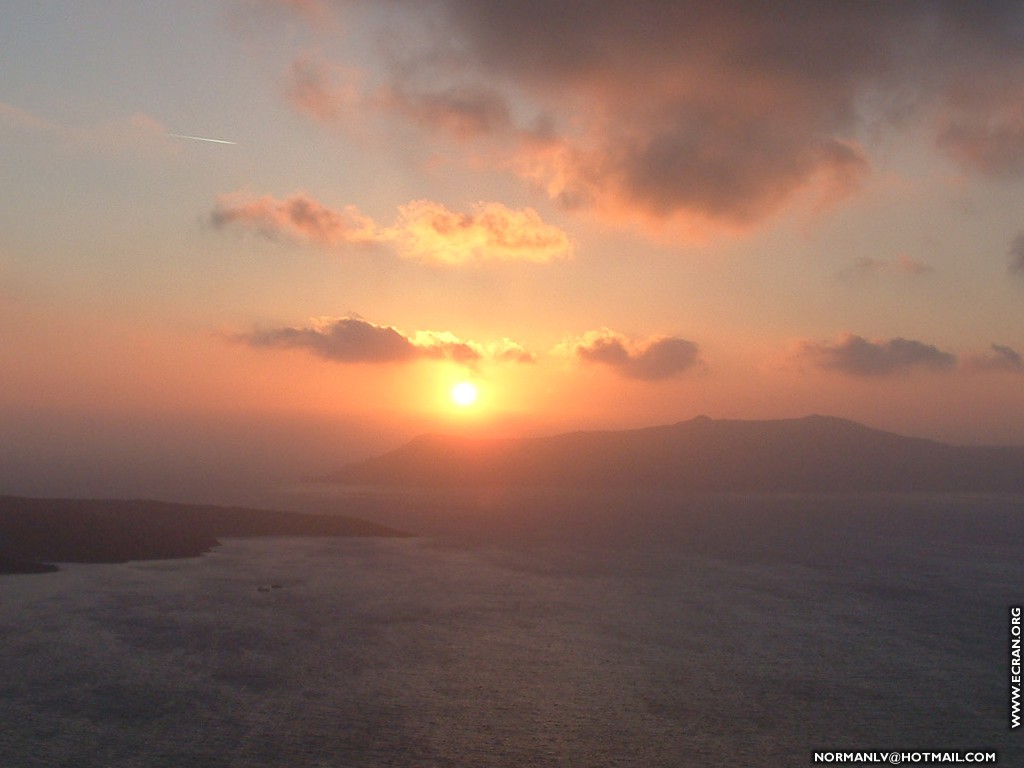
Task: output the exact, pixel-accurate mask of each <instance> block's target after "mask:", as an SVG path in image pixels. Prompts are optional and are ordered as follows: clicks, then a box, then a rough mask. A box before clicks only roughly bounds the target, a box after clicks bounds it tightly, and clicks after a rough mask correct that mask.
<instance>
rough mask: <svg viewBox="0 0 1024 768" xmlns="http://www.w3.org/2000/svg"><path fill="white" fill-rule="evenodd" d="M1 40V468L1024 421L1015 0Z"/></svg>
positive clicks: (154, 490)
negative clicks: (586, 435)
mask: <svg viewBox="0 0 1024 768" xmlns="http://www.w3.org/2000/svg"><path fill="white" fill-rule="evenodd" d="M0 72H2V73H3V74H2V76H0V190H2V191H0V194H2V198H3V199H2V203H3V204H2V205H0V322H2V328H3V331H2V333H0V433H3V434H5V438H4V439H3V440H2V441H0V492H8V493H32V494H40V495H41V494H46V493H64V494H67V493H80V494H83V495H89V494H151V495H162V496H165V497H167V496H174V495H179V496H181V495H184V496H188V495H189V494H192V495H202V493H203V490H202V489H204V488H212V487H214V486H217V485H218V484H219V486H220V487H228V486H235V487H237V486H238V485H239V484H245V483H251V482H260V481H274V482H277V481H285V480H287V479H288V478H290V477H302V476H308V475H315V474H316V473H318V472H326V471H330V470H331V469H334V468H337V467H338V466H340V465H342V464H344V463H346V462H348V461H352V460H356V459H360V458H364V457H366V456H369V455H372V454H375V453H380V452H383V451H385V450H389V449H391V448H393V447H396V446H398V445H400V444H401V443H403V442H405V441H406V440H409V439H411V438H412V437H414V436H416V435H418V434H421V433H423V432H447V433H450V432H459V433H468V434H479V435H488V436H503V437H504V436H513V437H514V436H525V435H546V434H555V433H558V432H564V431H571V430H589V429H624V428H633V427H643V426H650V425H655V424H664V423H672V422H677V421H682V420H686V419H690V418H693V417H695V416H697V415H701V414H704V415H708V416H711V417H712V418H739V419H763V418H790V417H798V416H803V415H807V414H811V413H820V414H828V415H834V416H841V417H845V418H850V419H854V420H857V421H860V422H863V423H865V424H868V425H870V426H873V427H877V428H880V429H886V430H891V431H896V432H900V433H902V434H910V435H915V436H921V437H929V438H934V439H939V440H943V441H946V442H952V443H961V444H1011V443H1017V444H1024V362H1022V357H1021V356H1022V354H1024V307H1022V300H1024V216H1022V212H1024V7H1022V6H1021V5H1020V4H1019V3H1016V2H987V3H984V4H970V5H967V4H963V3H958V2H949V3H946V2H901V3H891V2H861V3H819V2H781V3H772V4H762V3H742V2H716V3H698V2H659V1H657V0H647V1H646V2H645V1H639V2H634V3H621V2H610V1H609V0H604V1H599V0H581V1H580V2H573V3H561V2H550V1H549V0H546V1H544V2H535V1H534V0H520V1H518V2H515V3H512V2H495V1H493V0H492V1H490V2H484V1H483V0H417V1H416V2H411V1H408V0H378V1H377V2H358V1H357V0H204V1H203V2H199V1H198V0H175V2H173V3H172V2H169V1H167V2H165V1H163V0H147V2H138V0H133V1H132V2H128V1H127V0H102V2H101V1H100V0H73V1H72V0H52V1H51V2H46V3H38V2H28V0H8V1H7V2H6V3H5V6H4V23H3V25H0ZM214 140H215V141H214ZM461 382H470V383H472V384H473V385H474V386H475V387H476V389H477V398H476V400H475V402H473V403H472V404H471V405H460V404H458V403H456V402H454V401H453V400H452V398H451V396H450V392H451V390H452V388H453V387H454V386H456V385H458V384H459V383H461ZM188 489H193V490H188Z"/></svg>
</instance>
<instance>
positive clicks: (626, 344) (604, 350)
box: [564, 328, 700, 381]
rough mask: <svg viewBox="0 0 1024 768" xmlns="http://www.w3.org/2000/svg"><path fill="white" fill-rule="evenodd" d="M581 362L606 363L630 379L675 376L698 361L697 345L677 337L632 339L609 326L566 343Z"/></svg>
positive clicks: (648, 379)
mask: <svg viewBox="0 0 1024 768" xmlns="http://www.w3.org/2000/svg"><path fill="white" fill-rule="evenodd" d="M564 346H565V347H567V348H568V349H569V350H571V352H572V353H573V354H575V355H576V357H578V358H579V359H580V360H582V361H583V362H584V363H597V364H601V365H606V366H609V367H610V368H612V369H614V370H615V371H617V372H618V373H620V374H622V375H623V376H625V377H627V378H630V379H639V380H643V381H658V380H661V379H669V378H672V377H674V376H678V375H680V374H682V373H684V372H686V371H688V370H690V369H691V368H694V367H695V366H697V365H699V364H700V348H699V347H698V346H697V344H696V343H694V342H692V341H688V340H686V339H683V338H680V337H678V336H660V337H656V338H653V339H648V340H646V341H643V342H634V341H631V340H630V339H629V338H627V337H626V336H623V335H622V334H620V333H616V332H615V331H612V330H610V329H608V328H602V329H600V330H597V331H588V332H587V333H585V334H584V335H583V336H581V337H580V338H578V339H571V340H569V341H568V342H567V343H566V344H565V345H564Z"/></svg>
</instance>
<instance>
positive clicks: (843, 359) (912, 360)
mask: <svg viewBox="0 0 1024 768" xmlns="http://www.w3.org/2000/svg"><path fill="white" fill-rule="evenodd" d="M797 357H798V358H799V359H802V360H805V361H807V362H809V363H811V364H812V365H814V366H816V367H818V368H822V369H825V370H833V371H838V372H840V373H845V374H849V375H851V376H889V375H893V374H900V373H906V372H908V371H911V370H914V369H924V370H931V371H949V370H952V369H953V368H955V367H956V363H957V358H956V355H953V354H950V353H948V352H943V351H941V350H940V349H938V348H937V347H935V346H933V345H931V344H926V343H924V342H921V341H915V340H913V339H902V338H895V339H889V340H876V341H869V340H868V339H865V338H864V337H862V336H857V335H855V334H846V335H845V336H842V337H841V338H840V339H839V340H838V341H834V342H828V341H826V342H822V341H801V342H799V343H798V345H797Z"/></svg>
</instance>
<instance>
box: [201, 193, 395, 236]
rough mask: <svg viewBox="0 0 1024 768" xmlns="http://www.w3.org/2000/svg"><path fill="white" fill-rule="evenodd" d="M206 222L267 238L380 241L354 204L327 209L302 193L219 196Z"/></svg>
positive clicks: (367, 220) (371, 224) (374, 229)
mask: <svg viewBox="0 0 1024 768" xmlns="http://www.w3.org/2000/svg"><path fill="white" fill-rule="evenodd" d="M210 223H211V224H212V225H213V226H214V227H216V228H218V229H220V228H223V227H226V226H228V225H229V224H237V225H241V226H244V227H248V228H250V229H255V230H256V231H258V232H260V233H261V234H264V235H266V236H268V237H277V236H279V235H285V236H288V237H291V238H294V239H296V240H307V241H309V242H313V243H318V244H320V245H337V244H339V243H373V242H377V241H378V240H380V234H379V233H378V232H377V229H376V226H375V225H374V223H373V221H372V220H371V219H370V218H368V217H366V216H363V215H362V214H361V213H359V211H358V210H356V208H355V207H353V206H348V207H346V208H343V209H341V210H338V209H334V208H328V207H326V206H324V205H322V204H321V203H319V202H317V201H316V200H314V199H313V198H311V197H309V196H307V195H304V194H297V195H292V196H291V197H289V198H287V199H285V200H277V199H276V198H273V197H270V196H269V195H264V196H263V197H258V198H252V197H249V196H247V195H245V194H244V193H241V192H235V193H233V194H230V195H220V196H218V197H217V202H216V205H215V206H214V209H213V211H212V212H211V213H210Z"/></svg>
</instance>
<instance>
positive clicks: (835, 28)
mask: <svg viewBox="0 0 1024 768" xmlns="http://www.w3.org/2000/svg"><path fill="white" fill-rule="evenodd" d="M392 6H393V7H394V8H395V10H394V12H393V13H390V14H388V13H383V14H378V15H376V19H377V23H378V24H379V25H380V26H381V28H380V29H377V30H375V33H376V34H379V35H380V36H381V38H382V39H385V38H386V39H390V40H392V41H397V42H394V43H393V44H392V45H390V46H389V47H388V48H387V51H388V53H387V57H388V58H387V59H386V61H385V65H386V67H387V71H388V72H389V73H390V83H388V84H387V85H386V86H384V87H382V88H380V89H378V91H376V92H375V95H374V97H373V99H372V101H373V109H374V110H379V111H381V112H390V113H391V114H392V115H395V116H399V117H401V118H402V119H405V120H411V121H412V122H414V123H415V124H417V125H418V126H420V127H422V128H424V129H426V130H429V131H440V132H443V133H446V134H447V135H449V136H451V137H454V138H456V139H458V140H461V141H469V140H474V141H477V142H480V141H487V142H492V149H494V151H493V153H492V154H491V157H492V162H493V163H494V164H495V165H500V166H503V167H505V168H507V169H509V170H514V171H515V172H516V173H519V174H520V175H522V176H524V177H525V178H527V179H530V180H531V181H533V182H535V183H537V184H538V185H539V186H541V187H542V188H543V189H545V190H546V191H547V192H548V193H549V194H550V195H551V196H552V197H553V198H554V199H557V200H559V201H561V202H562V203H564V204H565V205H567V206H571V207H587V208H597V209H600V210H601V211H602V212H603V213H605V214H607V215H609V216H619V217H622V218H626V217H632V218H634V219H635V218H636V217H637V216H638V215H639V216H641V217H649V218H656V219H668V218H673V217H679V216H682V217H695V218H696V219H700V220H706V221H710V222H713V223H717V224H722V225H751V224H753V223H756V222H759V221H761V220H763V219H764V218H766V217H769V216H772V215H775V214H777V213H779V212H781V211H783V210H785V209H787V208H788V207H790V206H792V205H793V204H794V203H796V201H798V200H806V199H809V198H810V199H817V200H818V201H820V202H823V203H832V202H835V201H836V200H839V199H841V198H843V197H845V196H847V195H849V194H851V193H853V192H854V191H855V190H856V189H857V188H858V185H859V184H860V183H861V181H862V179H863V178H864V176H865V175H866V174H867V173H868V172H869V158H868V156H867V153H866V151H865V150H864V148H863V147H862V146H860V144H859V143H858V137H859V136H861V135H864V129H865V128H873V127H874V126H875V125H876V124H878V123H882V122H884V123H886V124H887V125H889V124H892V125H899V124H903V123H906V122H908V121H909V120H910V119H911V117H913V118H915V119H929V120H933V121H934V126H933V128H934V130H933V133H934V135H935V136H936V141H937V146H938V148H939V149H940V150H941V151H943V152H945V153H946V154H947V155H948V156H950V157H951V158H953V160H954V161H955V162H957V163H959V164H960V165H961V166H962V167H964V168H965V169H967V170H970V171H974V172H979V173H984V174H987V175H999V174H1002V175H1007V174H1016V175H1019V174H1022V173H1024V110H1022V108H1021V106H1020V105H1021V104H1022V103H1024V99H1022V98H1021V94H1022V93H1024V45H1022V42H1021V38H1020V34H1019V30H1020V28H1021V22H1022V20H1024V10H1022V8H1021V6H1020V5H1019V4H1017V3H1012V2H993V3H986V4H985V7H984V9H982V10H980V11H978V10H977V9H968V8H967V7H966V6H964V5H962V4H957V3H946V2H935V3H874V4H858V3H854V4H850V3H776V4H771V5H761V6H756V5H755V6H752V5H751V4H750V3H743V2H735V1H733V2H729V1H728V0H727V1H726V2H716V3H706V2H697V1H696V0H691V1H689V2H687V1H681V2H671V3H668V2H662V1H661V0H637V1H636V2H631V3H622V2H612V1H611V0H583V2H579V3H568V4H567V3H551V2H547V0H521V2H516V3H496V2H492V1H491V0H416V2H412V0H396V2H395V3H393V4H392ZM410 19H411V21H410ZM399 20H400V21H399ZM420 22H422V23H420ZM411 30H415V31H411ZM484 83H486V84H487V85H483V84H484ZM977 83H982V84H984V87H983V88H977V87H972V86H974V85H975V84H977ZM382 94H386V96H385V97H381V95H382ZM307 111H308V110H307ZM328 114H329V111H321V112H320V117H321V118H323V117H326V116H328ZM921 116H923V117H921ZM901 121H902V123H901Z"/></svg>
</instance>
